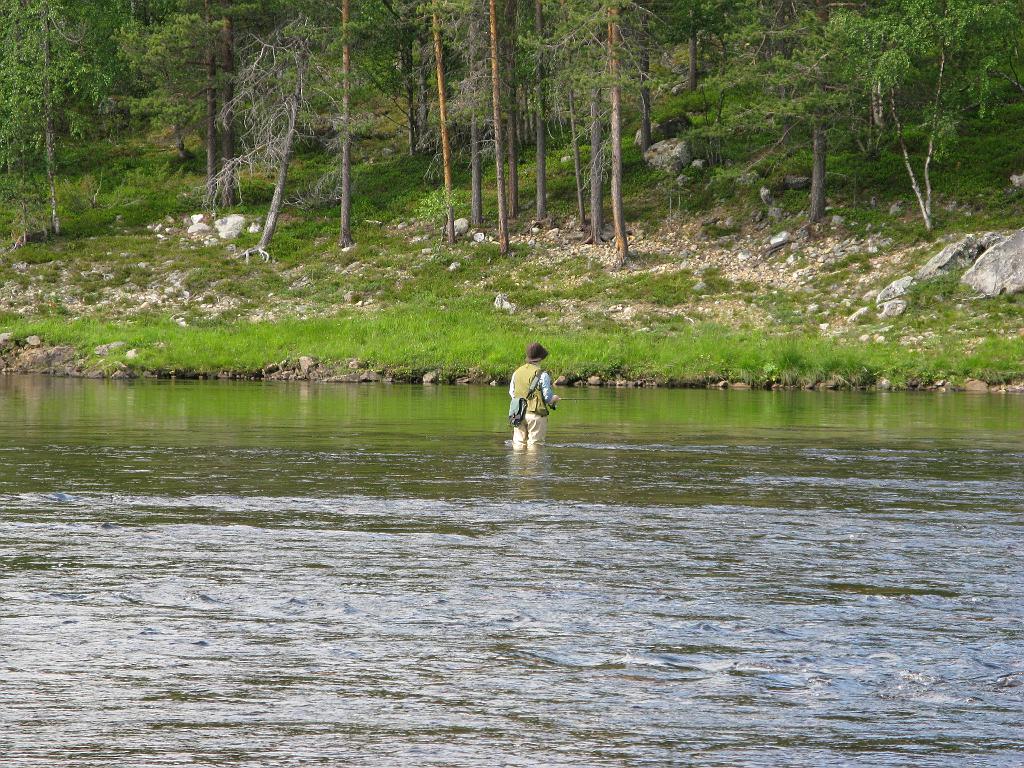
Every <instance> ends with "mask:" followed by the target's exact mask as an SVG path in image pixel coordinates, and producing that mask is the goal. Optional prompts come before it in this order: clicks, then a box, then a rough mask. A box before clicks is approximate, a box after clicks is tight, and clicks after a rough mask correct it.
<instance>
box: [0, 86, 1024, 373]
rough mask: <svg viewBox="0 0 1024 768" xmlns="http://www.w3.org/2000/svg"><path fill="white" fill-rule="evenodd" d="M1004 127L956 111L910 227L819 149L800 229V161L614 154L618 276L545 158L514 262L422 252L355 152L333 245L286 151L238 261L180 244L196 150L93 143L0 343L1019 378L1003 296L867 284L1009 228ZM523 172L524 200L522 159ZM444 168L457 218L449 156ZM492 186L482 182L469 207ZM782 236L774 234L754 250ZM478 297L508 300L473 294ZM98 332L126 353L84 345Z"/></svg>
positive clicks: (232, 357)
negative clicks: (652, 159) (541, 199)
mask: <svg viewBox="0 0 1024 768" xmlns="http://www.w3.org/2000/svg"><path fill="white" fill-rule="evenodd" d="M685 98H686V97H680V98H679V99H676V98H675V97H673V99H672V100H666V101H665V102H664V103H663V105H662V107H660V109H663V110H664V116H665V117H669V116H671V115H672V114H675V113H677V112H679V111H680V110H683V111H685V109H686V108H687V105H686V104H685V103H684V101H685ZM691 106H692V105H691ZM1022 116H1024V107H1021V106H1020V105H1015V106H1011V107H1006V108H1005V109H1002V110H1000V111H999V112H998V113H997V114H995V115H994V116H990V117H989V118H987V119H986V120H985V121H980V120H979V121H975V122H972V123H971V125H970V127H971V131H970V132H966V133H965V134H964V136H962V137H961V142H960V146H961V147H962V150H963V156H962V162H960V161H958V162H957V163H956V164H955V166H954V165H949V164H947V165H942V166H941V167H940V168H939V170H938V171H937V175H936V178H937V180H938V182H939V188H940V190H941V191H940V193H939V199H938V200H937V211H938V213H937V228H936V230H935V231H933V232H925V231H924V229H923V227H922V226H921V224H920V221H919V218H918V216H917V213H916V211H915V207H914V205H913V204H912V200H911V198H910V196H909V195H908V193H907V190H906V181H905V179H903V178H902V177H901V175H900V174H901V173H902V172H903V171H902V168H901V166H900V165H899V164H898V163H896V164H893V163H889V164H881V165H880V164H879V163H878V162H877V161H871V162H869V161H868V160H865V159H864V158H862V157H860V156H859V155H858V154H857V153H855V152H852V151H850V152H843V151H838V150H837V155H836V158H835V162H834V166H833V167H834V168H835V169H838V170H837V174H836V177H835V179H832V187H831V188H830V198H829V202H830V217H829V219H828V221H827V222H826V223H824V224H822V225H818V226H814V227H811V226H808V224H807V220H806V205H807V194H806V192H805V191H799V190H787V189H785V188H784V187H785V185H784V184H783V183H782V182H783V179H784V177H785V175H786V174H788V173H800V172H806V169H807V167H808V163H809V155H808V154H807V152H806V151H805V150H806V148H795V149H794V151H793V152H791V153H788V154H786V156H785V157H782V158H776V159H775V160H773V161H772V162H767V161H765V162H761V163H758V164H756V168H755V171H756V173H755V179H756V180H755V181H754V182H753V183H741V182H740V177H741V175H742V174H740V173H739V169H741V168H745V167H747V166H748V165H749V164H748V163H746V162H745V161H744V160H743V157H742V155H741V154H737V155H736V157H735V158H733V159H732V160H731V161H730V164H727V165H723V166H720V167H714V168H688V169H687V170H686V171H685V172H684V173H683V174H682V175H681V176H680V177H679V179H676V178H674V177H673V176H672V175H669V174H664V173H661V172H659V171H655V170H652V169H649V168H647V167H646V166H645V165H644V163H643V160H642V158H641V157H640V155H639V151H638V150H637V148H636V147H634V146H632V144H628V145H627V146H626V147H625V155H626V165H627V171H628V173H627V180H628V184H627V188H626V190H625V192H626V214H627V218H628V220H629V223H630V226H631V228H632V232H631V258H630V260H629V261H628V262H627V264H626V267H625V268H624V269H621V270H615V269H612V268H611V267H610V265H611V264H612V262H613V261H614V254H613V252H612V249H611V248H610V247H609V246H607V245H599V246H593V245H588V244H585V243H583V242H582V239H583V236H582V233H581V231H580V226H579V222H578V221H577V220H576V217H575V216H574V207H575V206H574V193H573V189H574V187H573V174H572V165H571V163H570V162H568V157H567V156H564V155H563V156H561V157H559V153H558V152H555V153H553V156H552V162H551V164H550V165H549V175H550V178H549V182H550V194H551V200H550V209H551V211H552V216H551V218H550V220H547V221H544V222H533V221H531V220H530V218H529V214H528V213H524V214H523V215H522V216H521V217H520V219H519V220H518V221H516V222H514V225H513V253H512V255H511V256H509V257H508V258H502V257H501V256H500V255H499V254H498V249H497V247H496V245H495V244H494V242H493V231H492V222H488V223H487V224H486V225H485V226H484V227H481V228H480V229H479V230H471V232H470V233H468V234H467V236H466V237H464V238H462V239H461V240H460V241H459V242H458V243H456V245H454V246H448V245H446V244H445V243H443V242H442V239H441V228H440V220H439V218H438V211H439V210H440V207H439V201H440V198H439V196H438V185H439V182H438V179H437V177H436V172H437V169H436V167H435V166H434V165H432V164H431V160H430V158H428V157H407V156H401V155H400V154H397V153H395V152H394V151H393V150H389V151H387V152H385V151H384V150H385V149H387V147H383V148H382V147H378V146H377V145H376V144H374V145H369V146H367V145H362V146H361V147H360V149H359V152H358V153H357V155H358V158H357V159H358V161H359V162H358V163H357V165H356V167H355V171H354V173H355V186H356V192H357V198H356V208H355V211H354V215H355V239H356V242H357V245H356V246H355V247H354V248H351V249H344V250H343V249H341V248H340V247H339V246H338V245H337V209H336V204H335V202H334V201H333V200H332V199H329V198H330V196H329V195H328V196H327V197H326V198H323V196H322V195H321V196H320V197H318V196H317V195H316V194H314V191H315V189H316V181H317V179H318V178H320V177H321V176H322V175H323V173H324V172H325V171H327V170H329V169H330V168H331V167H332V166H333V163H334V162H335V158H333V157H332V156H331V155H330V154H329V153H325V152H323V151H322V150H321V149H319V148H317V147H315V146H304V147H303V148H302V149H301V151H300V153H299V155H298V157H297V159H296V161H295V164H294V168H293V173H292V176H291V177H290V178H291V183H292V184H293V187H294V189H295V195H296V197H297V198H298V199H299V200H302V201H303V202H302V204H293V205H290V206H288V208H287V209H286V211H285V213H284V216H283V217H282V220H281V225H280V228H279V231H278V234H277V237H276V239H275V240H274V244H273V246H272V248H271V252H272V256H273V261H271V262H269V263H263V262H261V261H252V262H249V263H246V262H245V261H243V260H242V259H240V258H239V255H240V254H241V252H242V251H243V250H244V249H245V248H247V247H250V246H252V245H254V244H255V243H256V241H257V240H258V238H259V235H258V234H256V233H254V232H248V231H243V232H242V234H241V235H240V237H238V238H237V239H236V240H233V241H222V240H220V239H219V238H218V237H217V236H216V235H215V234H213V233H208V234H205V235H200V236H195V235H189V234H188V233H187V232H186V230H187V228H188V226H189V225H190V224H191V220H190V216H191V215H193V214H196V213H203V212H204V210H203V203H202V199H201V194H200V190H201V188H202V182H203V167H202V163H201V158H199V157H198V155H199V153H198V147H193V149H195V150H196V153H195V155H196V156H194V157H191V158H188V159H186V160H178V159H176V158H175V156H174V154H173V152H170V151H169V150H168V149H167V148H166V147H164V146H161V145H160V144H159V143H158V142H156V141H153V140H150V139H147V138H146V137H142V136H136V137H134V138H132V139H131V140H125V141H120V142H117V143H110V142H105V141H104V142H96V143H92V144H88V145H82V146H80V147H77V148H76V149H75V151H74V152H72V151H70V149H69V150H68V151H66V152H64V153H63V154H62V158H63V160H62V163H64V166H63V167H62V168H61V169H60V177H61V185H60V189H59V197H60V200H61V205H62V208H63V210H64V217H63V218H64V231H63V234H62V235H61V236H59V237H52V238H50V239H49V240H48V241H45V242H37V243H30V244H28V245H26V246H24V247H21V248H17V249H15V250H10V251H6V252H0V334H3V333H5V332H10V333H13V334H14V337H15V338H16V339H17V340H19V341H20V342H22V343H23V342H24V340H25V339H26V338H27V337H28V336H31V335H38V336H39V337H41V339H42V341H43V343H44V344H45V345H51V346H52V345H58V344H68V345H72V346H74V347H75V349H76V350H77V355H78V358H77V360H76V366H78V367H79V368H80V369H81V370H84V371H88V372H91V373H96V372H99V373H105V374H110V373H113V372H115V371H117V370H128V371H133V372H136V373H142V372H144V371H150V372H154V371H159V372H168V371H177V372H182V373H195V374H207V375H210V374H217V373H219V372H222V371H234V372H240V373H253V372H256V371H261V370H263V369H265V368H266V366H268V365H272V364H278V365H279V364H280V363H281V362H283V361H285V360H290V361H292V362H294V361H295V360H296V359H297V358H298V357H299V356H302V355H310V356H315V357H317V358H319V359H320V360H322V361H323V362H324V365H325V366H326V367H338V368H342V369H345V368H347V366H348V361H349V360H352V359H356V360H358V361H359V362H360V365H361V366H362V368H361V370H374V371H377V372H380V373H383V374H385V375H391V376H394V377H395V378H396V379H401V380H412V379H416V378H418V377H420V376H422V375H423V374H424V373H426V372H429V371H439V372H440V376H441V378H442V379H447V380H454V379H457V378H463V377H468V378H471V379H473V380H481V381H488V380H490V379H500V378H501V377H503V376H506V375H507V374H508V372H509V370H511V368H512V366H513V365H514V364H515V363H516V362H517V361H518V359H519V357H520V355H521V350H522V348H523V346H524V344H525V343H526V342H527V341H531V340H534V339H539V340H542V341H543V342H544V343H545V344H546V345H547V346H549V348H550V349H551V350H552V352H553V358H552V368H553V370H555V371H556V372H560V373H565V374H566V375H567V376H569V377H570V378H571V379H574V378H575V379H579V378H584V379H585V378H586V377H589V376H592V375H596V376H600V377H602V378H603V379H605V380H606V381H614V380H616V379H623V380H633V381H637V380H652V381H658V382H665V383H669V382H671V383H676V384H691V385H702V384H706V383H709V382H710V383H714V382H717V381H720V380H728V381H733V382H743V383H748V384H752V385H765V384H771V383H778V384H782V385H787V386H807V385H811V384H816V383H818V384H836V385H840V386H871V385H872V384H874V383H876V382H877V381H878V380H880V379H883V378H884V379H888V380H890V381H891V382H892V383H893V384H894V385H896V386H902V385H913V384H914V383H920V384H923V385H927V384H932V383H935V382H938V381H943V380H949V381H952V382H954V383H961V382H964V381H966V380H967V379H968V378H975V379H980V380H983V381H986V382H988V383H990V384H1001V383H1005V382H1019V381H1022V380H1024V296H1011V297H1006V296H1000V297H997V298H994V299H983V298H980V297H979V296H978V295H977V294H975V293H974V292H973V291H972V290H971V289H969V288H968V287H966V286H964V285H962V284H961V283H960V282H959V277H960V274H959V273H951V274H948V275H945V276H942V277H939V278H936V279H933V280H929V281H926V282H923V283H919V284H917V285H915V286H913V287H912V288H911V290H910V291H909V293H908V294H907V295H906V296H904V297H903V299H904V300H905V301H906V302H907V309H906V311H905V313H903V314H902V315H899V316H897V317H887V316H883V315H882V314H881V312H880V308H879V307H878V306H876V302H875V300H874V297H875V296H876V294H877V293H878V291H880V290H881V289H883V288H884V287H885V286H887V285H888V284H889V283H890V282H891V281H893V280H894V279H896V278H900V277H903V276H905V275H909V274H914V273H915V272H916V271H917V269H918V268H920V267H921V266H922V265H923V264H924V263H925V262H926V261H927V260H928V259H929V258H930V257H931V256H932V255H934V254H935V253H936V252H938V251H939V250H940V249H941V248H942V247H944V246H945V245H946V244H948V243H950V242H954V241H956V240H957V239H959V238H961V237H963V236H964V235H965V234H968V233H981V232H985V231H987V230H999V231H1003V232H1010V231H1013V230H1015V229H1018V228H1019V227H1020V226H1021V224H1022V223H1024V189H1012V188H1009V187H1008V186H1007V178H1008V174H1009V173H1010V172H1011V170H1013V169H1017V168H1019V166H1020V165H1021V162H1022V161H1024V155H1021V150H1020V147H1021V146H1024V143H1022V141H1021V138H1022V136H1024V134H1022V133H1021V131H1022V129H1021V128H1020V125H1022V124H1024V123H1022V122H1021V120H1020V118H1021V117H1022ZM584 149H586V148H584ZM562 151H563V152H564V148H563V149H562ZM736 151H737V153H738V152H739V150H738V149H737V150H736ZM585 154H586V153H585V152H584V155H585ZM584 159H585V158H584ZM967 168H970V169H972V170H971V172H970V173H968V172H966V171H965V170H964V169H967ZM883 171H884V172H883ZM490 172H491V173H493V169H492V170H491V171H490ZM522 172H523V179H522V186H523V190H524V194H523V206H524V210H525V211H529V208H530V203H531V201H530V200H529V192H528V190H530V188H531V185H532V178H531V174H532V165H531V163H530V156H529V153H528V152H527V153H526V155H525V156H524V158H523V164H522ZM830 178H831V177H830ZM456 182H457V185H458V188H459V189H460V190H461V191H460V192H459V195H457V199H456V204H457V209H458V212H459V213H460V214H462V213H465V212H466V207H467V206H466V199H465V197H466V196H465V194H464V193H465V189H466V187H467V185H468V179H467V176H466V169H465V168H464V167H461V166H460V169H459V172H458V174H457V178H456ZM492 186H493V185H492V183H491V180H490V179H488V184H487V189H488V192H487V197H486V201H485V209H486V213H487V214H488V215H491V214H493V210H494V197H493V192H492V191H491V189H492ZM762 186H763V187H765V188H768V189H770V190H771V192H772V195H773V197H774V199H773V206H772V207H771V208H767V207H766V206H765V204H764V203H763V202H762V200H761V199H760V197H759V192H760V188H761V187H762ZM270 188H271V187H270V179H269V178H267V177H264V176H260V175H255V176H246V177H245V179H244V180H243V186H242V198H243V200H244V203H243V204H242V205H240V206H238V207H237V208H236V209H233V211H230V212H235V213H240V214H242V215H244V216H245V217H246V219H247V221H246V225H247V226H248V224H250V223H253V222H255V223H257V224H258V223H260V222H261V220H262V218H261V217H262V215H263V213H264V212H265V209H266V203H267V200H268V198H269V194H270ZM321 198H323V199H321ZM899 202H902V204H901V205H899V204H897V203H899ZM4 213H5V214H7V215H8V216H9V215H13V212H11V211H6V212H4ZM205 213H206V216H207V221H209V220H210V219H211V218H212V216H211V212H205ZM225 213H228V211H218V212H217V213H216V215H217V216H220V215H223V214H225ZM783 231H785V232H787V233H789V235H790V238H791V239H790V241H789V242H788V243H787V244H786V245H785V247H782V248H774V247H772V246H770V245H769V243H770V240H771V238H772V237H774V236H775V235H777V234H778V233H780V232H783ZM474 232H476V233H478V236H479V237H481V238H482V240H483V241H482V242H479V243H477V242H474V241H473V239H472V238H471V237H470V235H472V234H473V233H474ZM497 296H502V297H503V298H504V299H505V300H507V301H508V302H510V303H511V304H512V305H514V307H508V308H506V309H499V308H496V307H495V298H496V297H497ZM113 341H123V342H125V344H124V346H123V347H120V348H118V349H117V350H115V351H113V352H112V353H111V354H109V355H107V356H102V357H101V356H97V355H96V354H95V353H94V349H95V347H96V346H99V345H101V344H107V343H110V342H113ZM129 350H136V353H135V354H134V355H133V356H132V357H131V359H129V358H128V357H127V356H126V355H127V352H128V351H129ZM0 354H3V352H2V350H0ZM9 357H10V350H8V358H9Z"/></svg>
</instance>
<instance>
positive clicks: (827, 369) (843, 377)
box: [0, 306, 1024, 387]
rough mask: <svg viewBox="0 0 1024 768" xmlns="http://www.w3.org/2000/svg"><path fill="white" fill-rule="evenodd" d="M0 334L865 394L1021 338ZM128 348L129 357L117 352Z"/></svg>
mask: <svg viewBox="0 0 1024 768" xmlns="http://www.w3.org/2000/svg"><path fill="white" fill-rule="evenodd" d="M0 327H2V328H4V329H8V330H11V331H13V333H14V334H15V337H16V338H18V339H23V338H25V337H27V336H28V335H30V334H38V335H39V336H41V337H42V338H43V339H44V340H45V342H46V343H49V344H70V345H73V346H75V347H76V348H77V349H78V350H79V351H80V353H81V354H82V355H84V356H89V355H91V352H92V349H93V348H94V347H95V346H97V345H99V344H104V343H108V342H111V341H124V342H125V343H126V346H125V347H123V348H122V349H121V350H118V351H117V352H115V353H114V354H113V355H112V356H111V357H110V358H109V359H105V360H104V361H100V360H96V359H94V360H93V362H94V364H96V365H99V364H101V363H103V364H105V365H108V366H109V365H111V364H113V363H115V362H119V361H123V362H125V363H126V364H128V366H129V367H131V368H135V369H137V370H158V371H179V372H186V371H187V372H193V373H208V374H215V373H217V372H219V371H224V370H227V371H242V372H247V371H256V370H259V369H261V368H262V367H264V366H265V365H267V364H269V363H273V362H281V361H282V360H285V359H291V360H295V359H296V358H297V357H298V356H300V355H304V354H308V355H314V356H317V357H318V358H320V359H321V360H322V361H324V362H325V363H328V364H337V365H339V366H343V364H345V363H346V362H347V361H348V360H349V359H351V358H358V359H359V360H360V361H362V362H363V363H364V364H365V365H367V366H369V367H371V368H373V369H375V370H379V371H383V372H388V373H391V374H393V375H396V376H398V377H400V378H414V377H417V376H419V375H421V374H422V373H424V372H426V371H428V370H440V371H441V372H442V373H443V375H444V376H446V377H448V378H454V377H456V376H461V375H476V376H480V377H494V378H499V379H500V378H503V377H507V376H508V373H509V371H511V370H512V368H514V366H515V364H516V363H517V361H518V360H519V358H520V357H521V354H522V352H521V351H522V349H523V348H524V347H525V345H526V344H527V343H528V342H529V341H532V340H535V339H539V340H541V341H543V343H544V344H545V345H546V346H547V347H548V348H549V349H550V350H551V353H552V355H551V359H550V367H551V368H552V370H554V371H556V372H558V373H564V374H566V375H569V376H570V377H575V378H582V377H586V376H589V375H592V374H597V375H600V376H603V377H605V378H607V379H614V378H617V377H623V378H627V379H650V380H655V381H660V382H663V383H675V384H689V385H702V384H706V383H713V382H715V381H718V380H720V379H725V380H730V381H744V382H747V383H750V384H755V385H764V384H769V383H779V384H784V385H790V386H794V385H808V384H813V383H815V382H829V383H832V384H834V385H839V386H854V387H858V386H868V385H870V384H873V383H874V382H875V381H877V380H878V379H879V378H881V377H886V378H889V379H890V380H892V381H893V382H894V383H896V384H897V385H898V384H901V383H907V382H909V381H911V380H915V379H916V380H920V381H925V382H927V381H933V380H936V379H939V378H953V379H963V378H966V377H968V376H980V377H984V378H986V379H987V380H989V381H992V382H1001V381H1008V380H1010V379H1012V378H1013V377H1014V376H1019V373H1020V361H1021V359H1022V358H1024V339H1021V338H1017V339H988V340H986V341H985V342H983V343H982V344H981V345H980V346H979V347H978V348H977V349H976V350H975V351H974V352H973V353H966V352H964V351H962V350H960V349H957V348H956V347H955V346H941V347H939V348H937V349H934V350H929V351H924V352H912V351H908V350H906V349H903V348H901V347H898V346H891V345H880V344H875V345H863V344H852V343H841V342H840V343H837V342H836V341H835V340H831V339H826V338H821V337H818V336H814V335H810V334H789V335H786V336H778V335H768V334H766V333H763V332H760V331H736V330H730V329H727V328H723V327H721V326H717V325H713V324H700V325H696V326H691V325H679V326H677V327H675V328H674V329H672V330H671V332H669V333H666V334H665V335H660V336H656V335H654V334H652V333H631V334H616V335H609V334H607V333H603V332H600V331H598V330H582V331H569V330H562V329H558V328H552V327H541V326H539V325H536V324H532V323H529V322H524V321H523V320H521V319H518V318H515V317H509V316H505V315H503V314H500V313H497V312H495V311H494V310H492V309H491V310H489V309H487V308H485V307H478V308H459V309H454V310H441V309H439V308H429V307H426V306H424V307H421V308H418V309H409V308H403V309H392V310H387V311H383V312H377V313H373V314H368V315H357V314H349V315H340V316H337V317H333V318H321V319H314V320H305V321H301V320H285V321H279V322H274V323H252V324H249V323H242V324H235V323H230V324H220V323H218V324H212V325H208V326H205V327H187V328H182V327H179V326H177V325H175V324H173V323H169V322H166V321H164V322H160V321H148V322H139V323H108V322H102V321H96V320H76V321H71V322H68V321H66V320H61V319H57V318H50V319H36V320H26V319H17V318H6V319H4V318H0ZM128 349H137V350H138V351H139V356H138V358H137V359H136V360H133V361H128V360H126V359H125V358H124V353H125V352H127V350H128Z"/></svg>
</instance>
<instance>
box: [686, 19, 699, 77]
mask: <svg viewBox="0 0 1024 768" xmlns="http://www.w3.org/2000/svg"><path fill="white" fill-rule="evenodd" d="M686 87H687V88H689V89H690V90H691V91H696V90H697V30H693V31H692V32H691V33H690V66H689V69H688V70H687V73H686Z"/></svg>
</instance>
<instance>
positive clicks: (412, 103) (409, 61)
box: [398, 41, 420, 156]
mask: <svg viewBox="0 0 1024 768" xmlns="http://www.w3.org/2000/svg"><path fill="white" fill-rule="evenodd" d="M398 64H399V68H400V69H401V71H402V75H403V78H404V80H405V104H406V114H407V116H408V120H409V155H410V156H411V155H415V154H416V147H417V146H418V145H419V141H420V137H419V134H417V132H416V89H415V87H414V82H413V81H414V77H413V69H414V66H413V58H412V42H411V41H410V42H409V44H408V46H404V47H403V48H402V50H401V52H400V53H399V57H398Z"/></svg>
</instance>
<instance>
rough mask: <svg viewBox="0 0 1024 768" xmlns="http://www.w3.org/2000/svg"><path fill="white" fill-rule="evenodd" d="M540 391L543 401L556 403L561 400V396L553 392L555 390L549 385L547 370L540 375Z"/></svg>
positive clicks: (549, 377) (549, 378) (549, 403)
mask: <svg viewBox="0 0 1024 768" xmlns="http://www.w3.org/2000/svg"><path fill="white" fill-rule="evenodd" d="M540 393H541V396H542V397H543V398H544V402H545V403H547V404H548V405H552V406H553V405H558V401H559V400H561V398H560V397H559V396H558V395H556V394H555V390H554V388H553V387H552V385H551V375H550V374H549V373H548V372H547V371H544V373H542V374H541V375H540Z"/></svg>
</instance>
